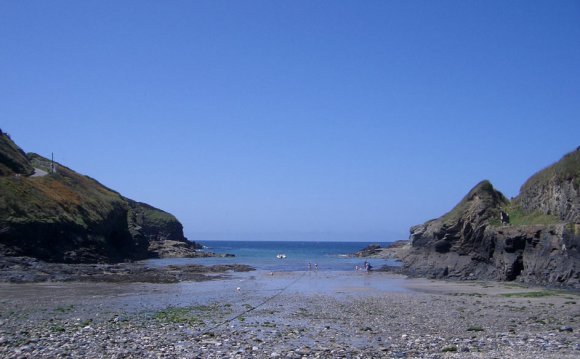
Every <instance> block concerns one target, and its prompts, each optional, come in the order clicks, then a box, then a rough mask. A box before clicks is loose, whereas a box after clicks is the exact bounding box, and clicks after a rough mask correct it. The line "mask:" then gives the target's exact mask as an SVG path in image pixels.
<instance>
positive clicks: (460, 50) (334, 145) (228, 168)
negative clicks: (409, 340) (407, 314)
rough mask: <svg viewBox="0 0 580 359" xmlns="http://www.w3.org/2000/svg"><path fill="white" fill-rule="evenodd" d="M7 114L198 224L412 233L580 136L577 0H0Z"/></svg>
mask: <svg viewBox="0 0 580 359" xmlns="http://www.w3.org/2000/svg"><path fill="white" fill-rule="evenodd" d="M0 49H1V51H0V128H2V130H4V131H6V132H8V133H10V134H11V136H12V138H13V139H14V140H15V141H16V142H17V143H18V144H19V145H20V146H21V147H23V148H24V149H25V150H26V151H31V152H37V153H40V154H42V155H45V156H50V153H51V152H54V153H55V156H56V159H57V160H58V161H60V162H61V163H63V164H64V165H66V166H68V167H71V168H73V169H75V170H77V171H79V172H81V173H83V174H87V175H89V176H91V177H94V178H96V179H98V180H99V181H101V182H102V183H103V184H105V185H107V186H109V187H111V188H114V189H116V190H118V191H119V192H121V193H123V194H124V195H126V196H128V197H130V198H133V199H136V200H140V201H143V202H147V203H150V204H152V205H154V206H156V207H159V208H162V209H164V210H167V211H169V212H171V213H173V214H175V215H176V216H177V217H178V218H179V219H180V220H181V222H182V223H183V224H184V227H185V233H186V235H187V236H189V238H191V239H196V240H200V239H208V238H228V239H251V238H259V239H340V240H359V239H361V240H362V239H364V240H377V241H378V240H393V239H400V238H406V237H407V233H408V228H409V227H410V226H411V225H415V224H418V223H422V222H424V221H426V220H428V219H431V218H434V217H438V216H440V215H442V214H443V213H445V212H446V211H448V210H450V209H451V208H452V207H453V206H454V205H455V204H456V203H457V202H458V201H459V200H460V199H461V198H462V197H463V195H465V193H467V191H468V190H469V189H470V188H471V187H473V186H474V185H475V184H477V183H478V182H479V181H480V180H482V179H489V180H491V181H492V183H493V184H494V185H495V187H496V188H498V189H499V190H501V191H502V192H503V193H504V194H506V195H507V196H508V197H511V196H515V195H517V192H518V190H519V187H520V185H522V184H523V182H524V181H525V180H526V178H528V177H529V176H530V175H532V174H533V173H534V172H536V171H538V170H540V169H541V168H543V167H545V166H547V165H549V164H551V163H553V162H555V161H557V160H558V159H559V158H560V157H561V156H562V155H563V154H565V153H566V152H569V151H571V150H573V149H575V148H576V147H577V146H579V145H580V136H579V133H580V65H579V64H580V2H577V1H557V2H554V1H509V2H506V1H364V2H360V1H285V2H283V1H244V2H241V1H83V2H76V1H50V2H47V1H26V2H22V1H0Z"/></svg>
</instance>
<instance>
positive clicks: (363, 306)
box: [0, 271, 580, 358]
mask: <svg viewBox="0 0 580 359" xmlns="http://www.w3.org/2000/svg"><path fill="white" fill-rule="evenodd" d="M238 288H239V289H238ZM0 294H1V296H0V298H2V299H1V304H2V306H1V309H0V324H1V325H0V328H1V329H0V356H2V357H5V358H17V357H21V356H34V357H57V356H74V357H81V356H82V357H100V356H106V357H134V358H138V357H139V358H140V357H145V358H156V357H159V356H161V357H166V358H177V357H179V358H197V357H204V358H206V357H212V358H213V357H233V358H247V357H255V358H276V357H283V358H303V357H306V358H315V357H322V358H334V357H356V356H359V357H378V358H382V357H384V358H395V357H398V358H435V357H437V358H443V357H445V358H447V357H449V358H451V357H457V358H487V357H493V356H496V357H510V358H529V357H543V358H572V357H574V358H575V357H577V356H578V354H579V353H580V334H579V332H580V330H579V329H578V324H579V323H578V320H579V318H580V306H578V305H577V303H579V302H580V296H579V295H578V294H577V293H573V292H566V291H555V290H546V289H545V288H522V287H519V286H514V285H509V284H506V283H498V282H446V281H439V280H429V279H417V278H405V277H404V276H402V275H396V274H391V273H380V272H373V273H370V274H367V273H356V272H317V273H309V272H276V273H274V274H273V275H271V274H270V273H267V272H265V271H255V272H246V273H232V274H231V276H230V277H229V278H227V279H222V280H217V281H205V282H179V283H166V284H152V283H122V284H116V283H79V282H70V283H29V284H12V283H2V284H0ZM23 333H26V334H23Z"/></svg>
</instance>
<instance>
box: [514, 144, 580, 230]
mask: <svg viewBox="0 0 580 359" xmlns="http://www.w3.org/2000/svg"><path fill="white" fill-rule="evenodd" d="M514 202H515V203H516V204H517V205H519V206H520V207H521V208H522V209H523V210H524V211H525V212H528V213H529V212H540V213H543V214H546V215H553V216H555V217H557V218H559V219H560V220H561V221H564V222H575V223H580V147H579V148H578V149H576V151H574V152H571V153H569V154H567V155H565V156H564V157H563V158H562V159H561V160H560V161H559V162H557V163H555V164H553V165H552V166H550V167H548V168H546V169H544V170H542V171H540V172H538V173H536V174H535V175H533V176H532V177H530V179H528V180H527V181H526V183H525V184H524V185H523V186H522V187H521V189H520V194H519V195H518V196H517V197H516V198H515V200H514Z"/></svg>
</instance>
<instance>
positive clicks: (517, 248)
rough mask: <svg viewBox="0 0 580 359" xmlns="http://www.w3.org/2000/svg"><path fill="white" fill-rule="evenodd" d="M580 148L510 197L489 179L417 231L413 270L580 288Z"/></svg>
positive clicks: (409, 268) (408, 261)
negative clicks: (513, 197)
mask: <svg viewBox="0 0 580 359" xmlns="http://www.w3.org/2000/svg"><path fill="white" fill-rule="evenodd" d="M579 188H580V150H576V151H574V152H572V153H570V154H568V155H566V156H564V158H563V159H562V160H561V161H559V162H558V163H556V164H554V165H552V166H550V167H548V168H546V169H544V170H542V171H540V172H538V173H536V174H535V175H534V176H532V177H531V178H530V179H529V180H528V181H527V182H526V183H525V184H524V185H523V186H522V188H521V191H520V194H519V195H518V196H517V197H516V198H515V199H514V200H512V201H511V202H510V201H509V200H507V199H506V198H505V197H504V196H503V195H502V194H501V193H500V192H499V191H497V190H495V189H494V188H493V186H492V185H491V183H489V181H483V182H481V183H479V184H478V185H476V186H475V187H474V188H473V189H472V190H471V191H470V192H469V193H468V194H467V196H465V198H463V200H462V201H461V202H459V204H458V205H457V206H455V208H453V209H452V210H451V211H450V212H449V213H447V214H445V215H444V216H442V217H440V218H438V219H434V220H431V221H428V222H426V223H424V224H421V225H417V226H414V227H412V228H411V230H410V232H411V234H410V240H411V242H410V244H409V245H407V246H406V247H404V248H403V249H402V250H401V251H399V256H400V258H401V259H402V260H403V263H404V266H403V271H404V272H405V273H408V274H411V275H418V276H428V277H435V278H456V279H495V280H505V281H513V280H517V281H520V282H525V283H530V284H541V285H551V286H563V287H574V288H580V273H579V271H578V269H579V265H580V252H579V249H580V210H579V209H580V205H579V203H580V196H579V195H578V194H579V193H580V191H579Z"/></svg>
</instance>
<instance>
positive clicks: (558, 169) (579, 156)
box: [520, 147, 580, 192]
mask: <svg viewBox="0 0 580 359" xmlns="http://www.w3.org/2000/svg"><path fill="white" fill-rule="evenodd" d="M550 181H556V182H559V183H561V182H565V181H571V182H572V183H574V185H575V187H576V189H579V188H580V147H578V148H577V149H576V150H575V151H572V152H570V153H568V154H566V155H564V157H562V159H561V160H560V161H558V162H556V163H554V164H553V165H551V166H549V167H547V168H545V169H543V170H541V171H539V172H537V173H535V174H534V175H533V176H532V177H530V178H529V179H528V180H527V181H526V183H524V185H523V186H522V188H521V190H520V192H525V191H526V190H530V189H535V188H542V187H545V186H547V185H548V184H549V182H550Z"/></svg>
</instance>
